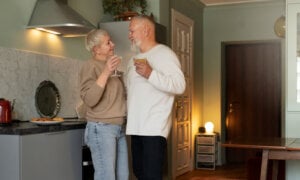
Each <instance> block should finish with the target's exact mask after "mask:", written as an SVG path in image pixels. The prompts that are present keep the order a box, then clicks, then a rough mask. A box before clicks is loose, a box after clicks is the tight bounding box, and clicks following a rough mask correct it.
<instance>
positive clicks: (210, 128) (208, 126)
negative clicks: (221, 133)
mask: <svg viewBox="0 0 300 180" xmlns="http://www.w3.org/2000/svg"><path fill="white" fill-rule="evenodd" d="M204 127H205V132H206V133H213V132H214V124H213V123H212V122H207V123H205V125H204Z"/></svg>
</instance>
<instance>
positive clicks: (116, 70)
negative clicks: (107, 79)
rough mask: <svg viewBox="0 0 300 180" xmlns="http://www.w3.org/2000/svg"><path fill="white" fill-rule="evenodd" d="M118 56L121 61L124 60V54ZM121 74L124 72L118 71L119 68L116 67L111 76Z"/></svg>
mask: <svg viewBox="0 0 300 180" xmlns="http://www.w3.org/2000/svg"><path fill="white" fill-rule="evenodd" d="M118 58H119V59H120V61H122V56H118ZM120 76H122V73H121V72H120V71H118V68H116V69H115V70H114V73H113V74H112V75H111V77H120Z"/></svg>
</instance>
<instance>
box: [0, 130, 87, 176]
mask: <svg viewBox="0 0 300 180" xmlns="http://www.w3.org/2000/svg"><path fill="white" fill-rule="evenodd" d="M83 131H84V130H83V129H75V130H66V131H57V132H49V133H41V134H30V135H22V136H20V135H1V136H0V143H1V146H0V166H1V169H0V179H3V180H4V179H5V180H41V179H43V180H81V179H82V153H81V151H82V145H83V141H82V139H83Z"/></svg>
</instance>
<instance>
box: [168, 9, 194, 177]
mask: <svg viewBox="0 0 300 180" xmlns="http://www.w3.org/2000/svg"><path fill="white" fill-rule="evenodd" d="M176 20H180V21H181V22H185V23H186V24H188V25H189V26H190V27H191V28H190V35H191V37H190V39H191V42H189V44H190V62H189V82H188V83H187V84H189V85H190V86H189V87H187V88H188V89H189V91H190V105H189V106H190V113H189V114H188V116H189V117H190V123H189V126H190V127H189V139H190V141H189V143H190V144H189V146H190V162H189V166H188V168H187V169H188V171H191V170H192V169H193V167H194V162H195V161H194V138H193V135H192V129H193V128H192V125H193V124H192V110H193V105H192V104H193V103H192V101H193V96H194V88H193V62H194V54H193V53H194V52H193V49H194V44H193V42H194V34H193V33H194V21H193V20H192V19H190V18H189V17H187V16H185V15H184V14H181V13H180V12H178V11H176V10H175V9H171V47H172V49H173V50H174V49H176V48H177V47H176V44H175V43H174V38H176V36H175V33H176V32H174V26H175V21H176ZM175 99H176V98H175ZM175 103H176V102H175ZM174 111H176V108H174V109H173V112H172V114H176V112H174ZM172 124H173V127H172V131H171V133H172V134H171V138H170V139H171V145H170V150H169V151H171V153H170V157H169V158H170V159H169V161H168V162H169V163H170V164H169V167H168V169H169V172H170V173H171V179H173V180H174V179H176V176H178V172H177V171H176V166H175V164H176V163H174V161H175V162H176V159H177V157H176V153H175V152H176V150H177V149H176V143H177V139H176V138H177V130H176V128H177V122H176V120H175V118H172ZM180 173H182V172H180Z"/></svg>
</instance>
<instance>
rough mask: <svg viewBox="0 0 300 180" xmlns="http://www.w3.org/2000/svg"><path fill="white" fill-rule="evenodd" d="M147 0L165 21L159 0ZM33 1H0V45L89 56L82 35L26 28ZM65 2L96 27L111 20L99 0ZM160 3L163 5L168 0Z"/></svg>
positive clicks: (73, 56) (56, 53) (48, 52)
mask: <svg viewBox="0 0 300 180" xmlns="http://www.w3.org/2000/svg"><path fill="white" fill-rule="evenodd" d="M148 2H149V3H148V4H149V9H150V10H149V13H150V12H153V14H154V16H155V18H156V19H157V20H158V22H160V19H162V24H165V25H168V22H166V18H165V16H162V15H160V13H161V10H160V9H158V8H159V6H158V4H159V3H158V2H159V0H148ZM35 3H36V0H9V1H6V0H5V1H4V0H2V1H0V23H1V34H0V39H1V41H0V46H1V47H6V48H15V49H20V50H26V51H32V52H36V53H42V54H49V55H54V56H61V57H69V58H74V59H79V60H86V59H88V58H89V56H90V55H89V53H88V52H87V51H86V49H85V48H84V37H76V38H74V37H73V38H66V37H60V36H55V35H50V34H48V33H43V32H39V31H35V30H28V29H26V25H27V23H28V21H29V19H30V16H31V13H32V10H33V8H34V6H35ZM68 3H69V6H71V7H72V8H73V9H75V10H76V11H77V12H78V13H79V14H81V15H82V16H83V17H85V18H86V19H87V20H89V21H90V22H91V23H92V24H93V25H95V27H97V26H98V23H99V22H100V21H102V22H104V21H111V20H112V17H111V16H110V15H104V14H103V10H102V1H101V0H84V1H82V0H69V1H68ZM166 3H167V4H166ZM161 4H164V6H166V5H168V1H163V2H162V3H161ZM54 13H55V12H54ZM167 15H168V14H167ZM49 16H51V14H50V15H49ZM160 16H161V17H163V18H160Z"/></svg>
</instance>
